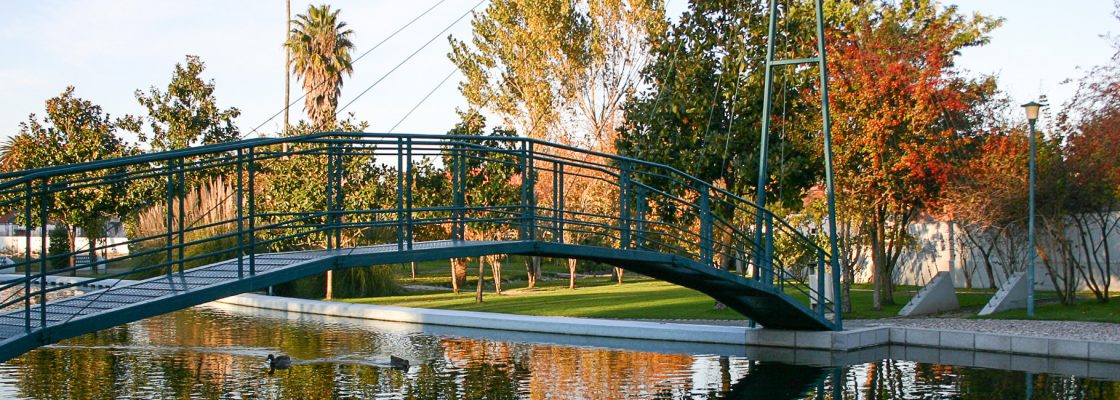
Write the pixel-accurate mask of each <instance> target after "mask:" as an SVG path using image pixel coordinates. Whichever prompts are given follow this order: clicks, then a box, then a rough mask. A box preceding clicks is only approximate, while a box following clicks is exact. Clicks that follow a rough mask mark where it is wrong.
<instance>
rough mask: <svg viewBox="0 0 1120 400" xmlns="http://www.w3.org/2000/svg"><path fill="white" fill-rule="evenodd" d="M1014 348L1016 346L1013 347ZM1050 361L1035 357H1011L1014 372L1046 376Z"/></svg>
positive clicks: (1013, 355) (1016, 355) (1015, 355)
mask: <svg viewBox="0 0 1120 400" xmlns="http://www.w3.org/2000/svg"><path fill="white" fill-rule="evenodd" d="M1013 346H1014V345H1013ZM1047 364H1049V362H1048V359H1046V358H1043V357H1035V356H1024V355H1018V354H1012V355H1011V365H1013V366H1014V368H1013V369H1014V370H1016V371H1023V372H1030V373H1032V374H1045V373H1046V372H1047V369H1049V365H1047Z"/></svg>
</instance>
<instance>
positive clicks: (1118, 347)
mask: <svg viewBox="0 0 1120 400" xmlns="http://www.w3.org/2000/svg"><path fill="white" fill-rule="evenodd" d="M1089 358H1091V359H1093V360H1097V361H1114V362H1120V343H1115V342H1089Z"/></svg>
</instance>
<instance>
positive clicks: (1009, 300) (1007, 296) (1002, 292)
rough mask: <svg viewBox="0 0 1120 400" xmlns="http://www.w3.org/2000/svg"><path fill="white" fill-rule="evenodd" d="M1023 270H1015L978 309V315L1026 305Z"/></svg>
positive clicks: (1025, 283)
mask: <svg viewBox="0 0 1120 400" xmlns="http://www.w3.org/2000/svg"><path fill="white" fill-rule="evenodd" d="M1026 276H1027V275H1026V274H1025V273H1023V272H1016V273H1015V274H1013V275H1011V278H1010V279H1008V280H1007V282H1005V283H1004V284H1003V287H1001V288H999V290H998V291H996V294H993V295H992V298H991V299H990V300H988V304H987V305H985V306H984V308H983V309H982V310H980V313H979V315H989V314H992V313H997V312H1001V311H1007V310H1012V309H1016V308H1025V307H1026V306H1027V279H1026Z"/></svg>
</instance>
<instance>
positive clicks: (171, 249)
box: [163, 160, 175, 277]
mask: <svg viewBox="0 0 1120 400" xmlns="http://www.w3.org/2000/svg"><path fill="white" fill-rule="evenodd" d="M174 167H175V161H173V160H167V165H165V166H164V168H163V170H164V174H165V175H167V185H166V187H165V191H166V193H164V197H165V198H166V201H167V215H166V218H165V219H166V220H167V221H166V222H167V237H166V239H167V240H166V243H165V244H166V246H165V248H164V251H165V256H166V258H167V260H166V261H167V276H168V277H170V276H171V274H172V273H173V272H174V271H175V262H174V260H175V228H174V226H175V189H174V187H175V171H174Z"/></svg>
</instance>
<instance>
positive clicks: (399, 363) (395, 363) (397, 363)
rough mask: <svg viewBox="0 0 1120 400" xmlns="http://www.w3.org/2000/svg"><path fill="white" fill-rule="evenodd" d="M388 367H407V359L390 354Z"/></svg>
mask: <svg viewBox="0 0 1120 400" xmlns="http://www.w3.org/2000/svg"><path fill="white" fill-rule="evenodd" d="M389 367H390V368H393V369H408V360H405V359H403V358H400V357H397V356H394V355H391V354H390V355H389Z"/></svg>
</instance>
